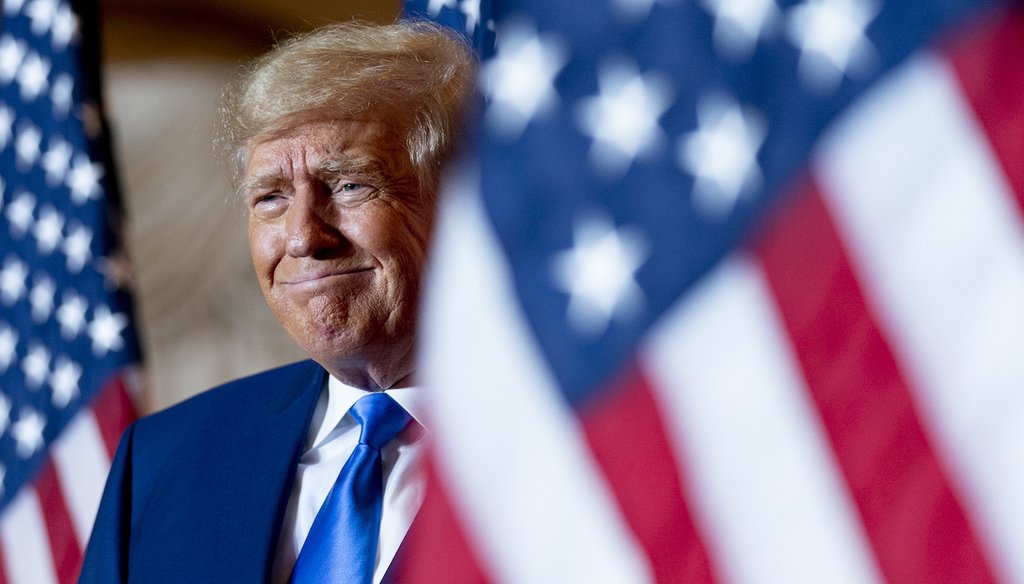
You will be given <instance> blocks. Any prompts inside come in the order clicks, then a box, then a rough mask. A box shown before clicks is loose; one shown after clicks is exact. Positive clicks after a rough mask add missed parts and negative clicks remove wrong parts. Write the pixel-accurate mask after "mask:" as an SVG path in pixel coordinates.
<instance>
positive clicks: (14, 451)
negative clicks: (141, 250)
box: [0, 0, 139, 584]
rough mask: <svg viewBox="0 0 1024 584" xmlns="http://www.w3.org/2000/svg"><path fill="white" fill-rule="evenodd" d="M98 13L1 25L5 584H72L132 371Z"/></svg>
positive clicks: (85, 8)
mask: <svg viewBox="0 0 1024 584" xmlns="http://www.w3.org/2000/svg"><path fill="white" fill-rule="evenodd" d="M95 12H96V5H95V3H92V2H79V3H72V2H68V1H66V0H5V1H4V2H3V13H2V17H0V195H2V197H0V480H2V482H0V583H10V584H48V583H51V582H53V583H56V582H60V583H68V582H74V581H75V580H76V579H77V577H78V570H79V568H80V564H81V560H82V550H84V549H85V545H86V540H87V538H88V536H89V533H90V531H91V529H92V524H93V520H94V516H95V513H96V509H97V507H98V505H99V500H100V495H101V493H102V490H103V484H104V482H105V479H106V475H107V471H108V469H109V467H110V459H111V456H112V454H113V452H114V449H115V448H116V446H117V441H118V438H119V435H120V433H121V430H122V429H123V428H124V427H125V426H126V425H127V423H128V422H129V421H130V420H131V419H132V418H133V417H134V408H133V407H132V403H131V400H130V398H129V395H128V393H127V389H126V387H127V386H128V385H130V384H128V383H127V381H128V379H129V378H130V372H131V366H132V365H133V364H135V363H137V362H138V360H139V350H138V344H137V338H136V336H135V334H134V332H133V330H132V327H131V325H130V322H129V319H130V315H131V313H132V309H131V303H130V299H129V297H128V294H127V290H126V288H125V286H126V284H127V277H126V276H127V270H126V258H125V254H124V250H123V248H122V247H121V246H120V241H119V237H120V235H119V232H118V229H117V227H118V220H119V213H120V202H119V199H118V194H117V188H116V187H117V185H116V181H115V180H114V167H113V166H112V164H111V159H110V148H109V141H108V138H107V134H106V130H105V127H104V124H103V120H102V118H101V116H100V111H101V102H100V99H99V97H100V92H99V89H100V78H99V69H98V67H99V52H98V51H99V48H98V38H97V31H98V28H97V22H96V19H97V17H96V14H95Z"/></svg>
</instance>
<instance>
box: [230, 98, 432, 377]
mask: <svg viewBox="0 0 1024 584" xmlns="http://www.w3.org/2000/svg"><path fill="white" fill-rule="evenodd" d="M242 194H243V196H244V198H245V201H246V204H247V206H248V209H249V247H250V251H251V253H252V260H253V265H254V267H255V268H256V276H257V278H258V279H259V282H260V287H261V288H262V289H263V295H264V297H265V298H266V300H267V304H268V305H269V306H270V309H271V311H273V313H274V315H275V316H277V319H278V320H279V321H281V324H282V325H284V328H285V330H287V331H288V334H289V335H291V337H292V338H293V339H294V340H295V342H296V343H297V344H298V345H299V347H301V348H302V349H303V350H304V351H305V352H306V353H308V354H309V355H310V356H311V357H312V358H313V359H314V360H316V361H317V362H319V363H320V364H321V365H323V366H324V367H325V368H327V369H328V371H330V372H331V373H333V374H335V375H337V376H339V377H342V378H343V380H345V381H347V382H349V383H352V384H356V385H363V386H367V387H368V388H372V386H374V385H377V386H383V387H388V386H391V385H392V384H394V383H395V382H397V381H399V380H400V379H402V378H403V377H405V376H407V375H408V374H409V373H410V372H411V366H412V352H413V347H414V344H415V338H414V336H415V317H416V299H417V296H418V292H419V280H420V274H421V271H422V269H423V264H424V256H425V253H426V243H427V237H428V235H429V232H430V225H431V222H432V217H433V204H432V202H431V201H430V200H429V199H430V197H427V196H426V195H424V194H421V193H420V192H419V185H418V183H417V180H416V175H415V172H414V169H413V167H412V164H411V162H410V161H409V156H408V153H407V152H406V149H405V146H404V142H403V140H402V135H401V133H400V128H398V127H395V124H394V122H391V121H389V117H387V116H382V115H369V116H367V117H363V118H359V119H348V120H341V121H314V122H308V123H302V124H300V125H297V126H296V127H294V128H291V129H290V130H287V131H285V132H279V133H276V134H274V135H273V136H271V137H264V138H263V139H260V138H256V139H254V140H253V141H251V142H250V144H249V165H248V167H247V169H246V173H245V178H244V180H243V185H242ZM361 375H362V376H365V377H366V379H361V378H360V376H361Z"/></svg>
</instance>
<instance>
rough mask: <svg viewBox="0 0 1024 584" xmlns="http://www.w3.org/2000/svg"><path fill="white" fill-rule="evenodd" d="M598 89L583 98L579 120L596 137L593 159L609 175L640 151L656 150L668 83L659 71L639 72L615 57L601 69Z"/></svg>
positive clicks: (616, 173)
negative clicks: (659, 74) (615, 59)
mask: <svg viewBox="0 0 1024 584" xmlns="http://www.w3.org/2000/svg"><path fill="white" fill-rule="evenodd" d="M598 85H599V87H600V90H601V91H600V94H599V95H597V96H594V97H589V98H585V99H583V100H582V102H581V104H580V107H579V110H578V112H577V113H578V114H579V115H578V118H577V121H578V123H579V126H580V129H581V130H582V131H583V133H584V134H586V135H587V136H590V137H592V138H593V139H594V141H593V143H592V144H591V146H590V161H591V163H592V164H593V165H594V168H595V169H596V170H597V171H598V172H600V173H602V174H604V175H606V176H607V177H609V178H617V177H620V176H621V175H623V174H625V173H626V171H628V170H629V167H630V165H632V164H633V161H634V160H635V159H636V158H637V157H638V156H641V157H649V156H653V155H654V154H656V153H657V151H658V149H659V148H660V146H661V144H662V142H663V141H664V133H663V132H662V130H661V126H659V125H658V118H660V117H661V114H663V113H665V110H667V109H668V108H669V106H670V105H672V97H671V91H670V90H669V85H668V83H667V82H666V81H665V80H664V79H663V78H662V77H660V76H658V75H656V74H653V73H647V74H645V75H640V74H639V73H638V72H637V70H636V68H635V67H633V66H631V65H626V64H623V63H613V64H609V65H607V66H605V67H603V68H602V69H601V70H600V71H599V72H598Z"/></svg>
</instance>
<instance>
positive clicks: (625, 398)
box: [580, 367, 714, 583]
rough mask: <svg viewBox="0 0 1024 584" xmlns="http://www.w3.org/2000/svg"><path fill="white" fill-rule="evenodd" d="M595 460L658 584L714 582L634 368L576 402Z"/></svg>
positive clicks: (654, 413) (654, 408) (659, 422)
mask: <svg viewBox="0 0 1024 584" xmlns="http://www.w3.org/2000/svg"><path fill="white" fill-rule="evenodd" d="M580 409H581V411H580V419H581V421H582V423H583V428H584V431H585V433H586V437H587V441H588V442H589V443H590V448H591V450H592V451H593V454H594V458H595V460H596V461H597V463H598V464H599V465H600V466H601V468H602V469H603V470H604V474H605V477H606V478H607V480H608V483H609V485H610V486H611V489H612V491H613V493H614V495H615V497H616V499H617V500H618V503H619V507H620V509H621V510H622V514H623V516H624V518H625V520H626V522H627V523H628V524H629V526H630V528H631V529H632V530H633V533H634V534H635V536H636V538H637V540H638V541H639V543H640V545H641V546H642V547H643V548H644V550H645V551H646V552H647V555H648V558H649V560H650V562H651V566H652V568H653V570H654V575H655V579H656V581H658V582H688V583H700V582H713V581H714V577H713V575H712V572H711V567H710V564H709V562H708V556H707V552H706V551H705V550H706V548H705V546H704V542H703V541H701V538H700V536H699V535H698V534H697V531H696V529H695V528H694V524H693V520H692V516H691V514H690V511H689V509H688V508H687V505H686V503H685V501H684V499H683V485H682V483H681V481H680V477H679V471H678V468H679V465H678V464H677V462H676V460H675V459H674V458H673V455H672V450H671V448H670V447H669V444H668V440H667V439H666V437H665V436H666V435H665V428H664V425H663V424H662V420H661V416H660V414H659V412H658V407H657V405H656V403H655V401H654V398H653V397H652V395H651V391H650V387H649V386H648V383H647V380H646V379H644V377H643V375H642V374H641V373H640V371H639V370H638V369H636V368H635V367H630V368H629V370H628V371H626V373H625V375H623V376H622V377H621V378H619V379H618V380H617V382H616V383H614V384H613V386H612V387H611V390H610V391H605V392H602V393H601V394H600V398H599V399H598V400H597V401H593V402H590V403H587V404H586V405H585V406H583V407H582V408H580Z"/></svg>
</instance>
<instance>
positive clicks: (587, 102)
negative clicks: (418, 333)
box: [403, 0, 1024, 583]
mask: <svg viewBox="0 0 1024 584" xmlns="http://www.w3.org/2000/svg"><path fill="white" fill-rule="evenodd" d="M423 4H424V3H423V2H415V3H410V5H412V6H414V8H415V10H413V12H415V13H416V14H422V13H423V12H424V10H425V12H426V13H427V15H428V16H431V17H434V18H436V19H437V20H439V21H440V22H442V23H445V24H449V25H450V26H452V24H451V23H452V22H453V20H452V19H454V23H455V24H454V27H455V28H456V30H460V32H462V33H463V34H465V33H466V31H464V30H461V29H460V25H464V24H465V21H464V20H463V19H461V17H460V16H459V15H458V14H456V13H455V12H457V11H458V9H459V8H460V7H461V6H462V5H461V4H458V3H456V2H451V3H447V2H441V1H437V2H430V3H429V5H428V6H427V7H426V9H424V7H423ZM473 8H474V10H473V14H484V13H487V14H489V17H490V19H492V20H493V23H494V24H493V26H492V25H491V24H490V23H489V22H488V21H487V20H483V21H482V22H483V23H484V24H483V27H484V29H485V30H494V31H495V33H496V50H495V51H494V54H493V55H490V54H489V53H488V52H487V51H486V50H485V51H483V52H482V53H481V54H482V55H483V58H482V63H481V70H480V77H479V87H480V91H481V93H482V94H483V96H484V98H485V100H486V104H485V106H484V107H483V108H482V111H481V114H480V115H481V119H480V120H478V123H477V124H475V126H474V127H475V128H476V130H477V131H476V133H475V135H474V136H473V140H472V144H473V149H472V152H471V153H470V158H471V160H470V161H469V162H468V163H467V164H465V165H464V167H463V168H461V169H459V170H458V172H457V176H455V177H453V178H452V180H451V181H450V184H449V186H448V188H447V189H446V192H445V193H444V194H445V197H444V198H443V199H442V200H443V204H442V209H441V215H440V219H439V221H438V232H437V236H436V237H437V240H436V242H435V248H434V255H433V256H432V260H431V261H432V263H431V271H430V274H429V286H428V290H427V295H426V301H425V313H424V319H423V322H424V328H425V332H424V334H423V335H422V336H423V338H424V341H423V343H422V345H421V355H422V359H423V365H422V378H423V379H424V383H425V385H426V386H427V388H428V390H429V391H430V392H431V393H430V399H431V404H432V408H431V413H432V414H433V416H434V417H433V419H432V424H431V432H432V434H433V437H434V445H435V452H434V458H433V467H432V470H433V472H434V476H433V479H432V480H433V483H432V485H433V489H431V491H430V493H429V494H428V496H427V499H426V501H425V503H424V507H423V511H421V514H422V516H425V517H429V518H430V519H429V520H425V522H427V525H424V527H425V529H423V530H422V533H429V534H430V537H429V541H428V540H427V539H426V538H425V539H424V540H423V541H420V542H418V543H417V546H418V548H419V550H420V552H419V554H418V555H414V557H415V558H417V559H416V561H414V562H413V564H412V567H411V568H410V569H409V576H408V578H407V579H406V580H403V581H408V582H430V581H433V580H432V579H431V578H432V576H431V575H432V574H437V573H439V571H443V573H445V574H446V575H452V576H451V578H450V579H448V581H452V582H463V581H465V582H478V581H492V580H493V581H502V582H538V581H556V582H595V581H601V582H722V581H728V582H751V583H756V582H765V581H777V582H824V581H827V582H884V581H889V582H922V583H923V582H962V581H978V582H989V581H1005V582H1019V581H1024V560H1022V559H1021V557H1020V554H1019V550H1020V549H1021V546H1022V545H1024V503H1022V502H1021V499H1020V497H1019V495H1018V493H1019V492H1020V491H1021V490H1022V489H1024V474H1022V473H1021V472H1020V471H1021V468H1024V465H1022V462H1021V461H1022V460H1024V429H1022V428H1024V425H1022V424H1021V420H1022V419H1024V407H1022V405H1024V402H1021V400H1020V398H1019V389H1018V388H1019V386H1020V380H1021V379H1022V378H1024V362H1022V361H1021V360H1020V359H1019V354H1018V353H1019V351H1016V350H1014V349H1011V348H1009V347H1010V346H1016V345H1014V343H1012V341H1010V340H1009V339H1011V338H1013V337H1014V336H1015V335H1017V334H1019V331H1020V330H1021V329H1022V328H1024V302H1022V301H1021V298H1024V165H1022V164H1021V155H1022V150H1021V146H1020V144H1021V142H1020V127H1021V126H1020V120H1022V119H1024V105H1022V104H1024V66H1022V63H1024V10H1022V8H1021V6H1020V3H1019V2H1018V3H1013V2H999V1H997V0H993V1H985V0H936V1H922V2H919V1H909V0H903V1H900V0H693V1H687V0H605V1H601V2H592V3H587V4H586V5H585V6H583V5H581V4H580V3H576V2H559V1H552V0H507V1H500V2H499V1H496V2H493V3H492V6H491V8H490V9H489V10H488V9H486V4H485V5H483V6H480V8H479V9H477V7H476V5H475V4H474V6H473ZM446 15H447V16H446ZM474 30H479V28H477V29H474ZM468 38H471V39H472V40H473V42H474V46H475V47H476V48H477V49H478V50H480V49H481V46H482V45H480V44H479V43H478V42H477V41H478V40H479V38H478V36H476V35H475V34H470V35H469V36H468ZM1011 128H1012V129H1011Z"/></svg>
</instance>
